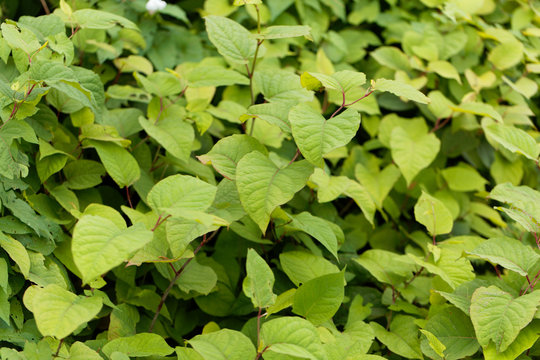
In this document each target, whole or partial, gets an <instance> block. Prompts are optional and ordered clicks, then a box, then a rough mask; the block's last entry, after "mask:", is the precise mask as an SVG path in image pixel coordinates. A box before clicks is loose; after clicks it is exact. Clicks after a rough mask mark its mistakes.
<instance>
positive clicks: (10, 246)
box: [0, 231, 30, 278]
mask: <svg viewBox="0 0 540 360" xmlns="http://www.w3.org/2000/svg"><path fill="white" fill-rule="evenodd" d="M0 247H2V249H4V250H5V252H7V253H8V255H9V257H10V258H11V259H12V260H13V261H15V263H16V264H17V265H18V266H19V270H20V271H21V273H22V274H23V275H24V277H25V278H28V275H29V274H30V257H29V256H28V251H26V248H25V247H24V245H23V244H21V243H20V242H19V241H17V240H15V239H13V238H12V237H11V236H8V235H5V234H4V233H2V232H1V231H0Z"/></svg>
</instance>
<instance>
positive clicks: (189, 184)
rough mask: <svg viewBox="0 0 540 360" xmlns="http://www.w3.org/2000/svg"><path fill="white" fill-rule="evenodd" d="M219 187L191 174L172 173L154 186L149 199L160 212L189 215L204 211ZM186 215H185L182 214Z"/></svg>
mask: <svg viewBox="0 0 540 360" xmlns="http://www.w3.org/2000/svg"><path fill="white" fill-rule="evenodd" d="M216 191H217V187H216V186H214V185H211V184H208V183H207V182H204V181H202V180H199V179H197V178H195V177H193V176H189V175H172V176H169V177H167V178H165V179H163V180H161V181H160V182H158V183H157V184H156V185H154V186H153V187H152V190H150V192H149V193H148V197H147V201H148V204H149V205H150V207H151V208H152V209H153V210H154V211H155V212H156V213H158V214H160V215H162V216H163V215H164V214H174V215H176V216H182V215H186V216H187V215H189V214H188V212H204V211H205V210H207V209H208V208H209V207H210V206H211V205H212V203H213V202H214V198H215V197H216ZM182 217H184V216H182Z"/></svg>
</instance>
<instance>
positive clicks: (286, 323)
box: [261, 316, 326, 360]
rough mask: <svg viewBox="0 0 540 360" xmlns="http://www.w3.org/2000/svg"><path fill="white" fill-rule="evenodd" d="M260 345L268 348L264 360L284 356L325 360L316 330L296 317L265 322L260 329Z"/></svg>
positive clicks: (277, 359)
mask: <svg viewBox="0 0 540 360" xmlns="http://www.w3.org/2000/svg"><path fill="white" fill-rule="evenodd" d="M261 343H262V346H263V347H266V346H268V349H267V350H266V352H265V354H264V358H265V359H269V360H279V359H283V358H284V356H286V355H289V356H292V357H299V358H302V359H311V360H324V359H326V356H325V353H324V350H323V347H322V344H321V341H320V339H319V334H318V333H317V329H316V328H315V326H313V325H312V324H311V323H310V322H309V321H307V320H304V319H301V318H298V317H287V316H284V317H281V318H278V319H274V320H270V321H267V322H265V323H264V324H263V325H262V327H261Z"/></svg>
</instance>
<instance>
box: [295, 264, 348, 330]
mask: <svg viewBox="0 0 540 360" xmlns="http://www.w3.org/2000/svg"><path fill="white" fill-rule="evenodd" d="M344 286H345V285H344V277H343V272H339V273H335V274H328V275H323V276H320V277H317V278H315V279H311V280H309V281H307V282H306V283H304V284H302V285H301V286H300V287H299V288H298V289H297V290H296V293H295V294H294V302H293V309H292V310H293V312H294V313H295V314H298V315H301V316H303V317H305V318H306V319H308V320H309V321H311V322H312V323H313V324H315V325H320V324H322V323H324V322H325V321H327V320H330V319H331V318H332V316H334V314H335V313H336V312H337V311H338V309H339V307H340V306H341V303H342V302H343V296H344V293H345V288H344Z"/></svg>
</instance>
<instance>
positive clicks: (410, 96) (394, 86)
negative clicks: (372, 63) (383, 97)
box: [372, 79, 431, 104]
mask: <svg viewBox="0 0 540 360" xmlns="http://www.w3.org/2000/svg"><path fill="white" fill-rule="evenodd" d="M372 88H373V90H376V91H387V92H390V93H392V94H394V95H396V96H401V97H404V98H405V99H407V100H413V101H416V102H419V103H421V104H429V103H430V102H431V100H430V99H429V98H428V97H427V96H426V95H424V94H422V93H421V92H420V91H418V90H416V89H415V88H413V87H412V86H411V85H409V84H406V83H403V82H401V81H397V80H388V79H377V80H375V82H374V83H373V84H372Z"/></svg>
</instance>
